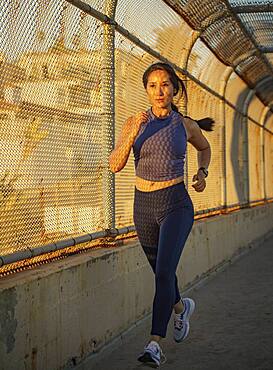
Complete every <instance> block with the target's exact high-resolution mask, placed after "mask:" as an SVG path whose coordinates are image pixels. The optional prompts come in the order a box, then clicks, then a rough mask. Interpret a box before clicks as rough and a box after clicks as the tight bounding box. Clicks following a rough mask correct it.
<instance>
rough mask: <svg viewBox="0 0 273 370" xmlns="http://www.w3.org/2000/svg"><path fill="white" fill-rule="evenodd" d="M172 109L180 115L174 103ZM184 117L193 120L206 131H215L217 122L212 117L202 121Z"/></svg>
mask: <svg viewBox="0 0 273 370" xmlns="http://www.w3.org/2000/svg"><path fill="white" fill-rule="evenodd" d="M171 107H172V110H174V111H175V112H177V113H180V112H179V110H178V108H177V106H176V105H175V104H174V103H171ZM180 114H181V113H180ZM181 116H182V114H181ZM183 117H185V118H190V119H192V120H193V121H195V122H196V123H197V124H198V126H199V127H200V128H201V129H202V130H204V131H213V126H214V123H215V121H214V119H212V118H211V117H206V118H202V119H193V118H191V117H189V116H183Z"/></svg>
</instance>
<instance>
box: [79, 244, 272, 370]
mask: <svg viewBox="0 0 273 370" xmlns="http://www.w3.org/2000/svg"><path fill="white" fill-rule="evenodd" d="M189 295H190V296H191V297H192V298H193V299H194V300H195V301H196V311H195V313H194V315H193V316H192V320H191V331H190V335H189V337H188V338H187V339H186V341H185V342H183V343H181V344H176V343H175V342H174V341H173V340H172V319H171V321H170V323H169V329H168V337H167V338H166V339H165V340H164V341H163V342H162V348H163V350H164V352H165V354H166V356H167V362H166V363H165V364H164V365H162V366H161V368H162V369H164V370H165V369H166V370H167V369H169V370H176V369H177V370H178V369H181V370H182V369H183V370H251V369H258V370H273V237H272V238H270V239H268V240H267V241H266V242H265V243H264V244H263V245H262V246H259V247H257V248H255V249H252V250H250V251H249V252H248V253H247V254H244V255H243V256H241V257H240V258H239V259H237V260H235V261H234V263H232V264H231V265H229V266H227V268H225V269H224V270H223V271H221V272H219V273H217V274H215V275H214V277H212V278H211V279H209V280H207V282H206V283H205V284H203V285H201V286H200V287H199V288H195V289H193V290H192V291H191V293H190V294H189ZM150 322H151V317H149V318H148V319H146V320H145V321H143V322H142V323H141V324H140V325H139V326H137V327H136V328H134V329H133V330H131V331H130V333H128V334H126V335H125V336H124V338H123V340H122V343H121V341H120V344H119V345H116V346H115V349H114V350H113V346H112V351H111V352H110V351H109V350H108V351H107V350H106V351H104V352H103V353H101V354H100V355H98V356H97V358H93V359H91V360H90V361H89V362H88V363H86V364H85V365H84V366H81V367H80V369H84V370H87V369H89V370H91V369H96V370H137V369H138V370H141V369H147V366H144V365H143V364H141V363H139V362H137V361H136V357H137V355H138V353H139V352H141V351H142V349H143V346H144V344H145V342H146V340H147V338H148V337H149V330H150Z"/></svg>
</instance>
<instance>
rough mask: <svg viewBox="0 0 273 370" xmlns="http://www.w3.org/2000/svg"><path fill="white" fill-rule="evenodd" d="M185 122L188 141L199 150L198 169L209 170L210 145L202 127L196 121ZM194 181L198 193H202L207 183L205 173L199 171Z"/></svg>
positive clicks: (187, 120)
mask: <svg viewBox="0 0 273 370" xmlns="http://www.w3.org/2000/svg"><path fill="white" fill-rule="evenodd" d="M184 121H185V126H186V128H187V132H188V141H189V142H190V143H191V144H192V145H193V146H194V148H195V149H196V150H197V162H198V169H199V168H200V167H205V168H206V169H208V167H209V164H210V159H211V148H210V144H209V142H208V140H207V139H206V138H205V136H204V135H203V134H202V131H201V129H200V127H199V126H198V124H197V123H196V122H195V121H194V120H192V119H189V118H185V119H184ZM192 181H196V183H195V184H193V185H192V186H193V188H194V189H195V190H196V191H198V192H200V191H203V190H204V189H205V187H206V181H205V174H204V173H203V171H199V170H198V171H197V173H196V174H195V175H194V176H193V179H192Z"/></svg>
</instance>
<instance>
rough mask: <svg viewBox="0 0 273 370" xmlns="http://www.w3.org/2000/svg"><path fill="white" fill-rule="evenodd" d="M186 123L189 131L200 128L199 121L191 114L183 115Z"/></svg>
mask: <svg viewBox="0 0 273 370" xmlns="http://www.w3.org/2000/svg"><path fill="white" fill-rule="evenodd" d="M182 117H183V122H184V125H185V126H186V128H187V130H188V131H190V132H191V131H195V130H196V129H198V130H200V128H199V125H198V123H197V122H196V121H195V120H194V119H193V118H191V117H189V116H182Z"/></svg>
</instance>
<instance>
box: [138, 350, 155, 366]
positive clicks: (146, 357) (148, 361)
mask: <svg viewBox="0 0 273 370" xmlns="http://www.w3.org/2000/svg"><path fill="white" fill-rule="evenodd" d="M138 361H140V362H142V363H144V364H145V365H147V366H149V367H153V368H155V369H156V368H158V367H159V366H160V365H158V364H157V363H156V362H155V361H154V360H152V359H151V356H150V354H149V353H144V354H143V355H142V356H141V357H139V358H138Z"/></svg>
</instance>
